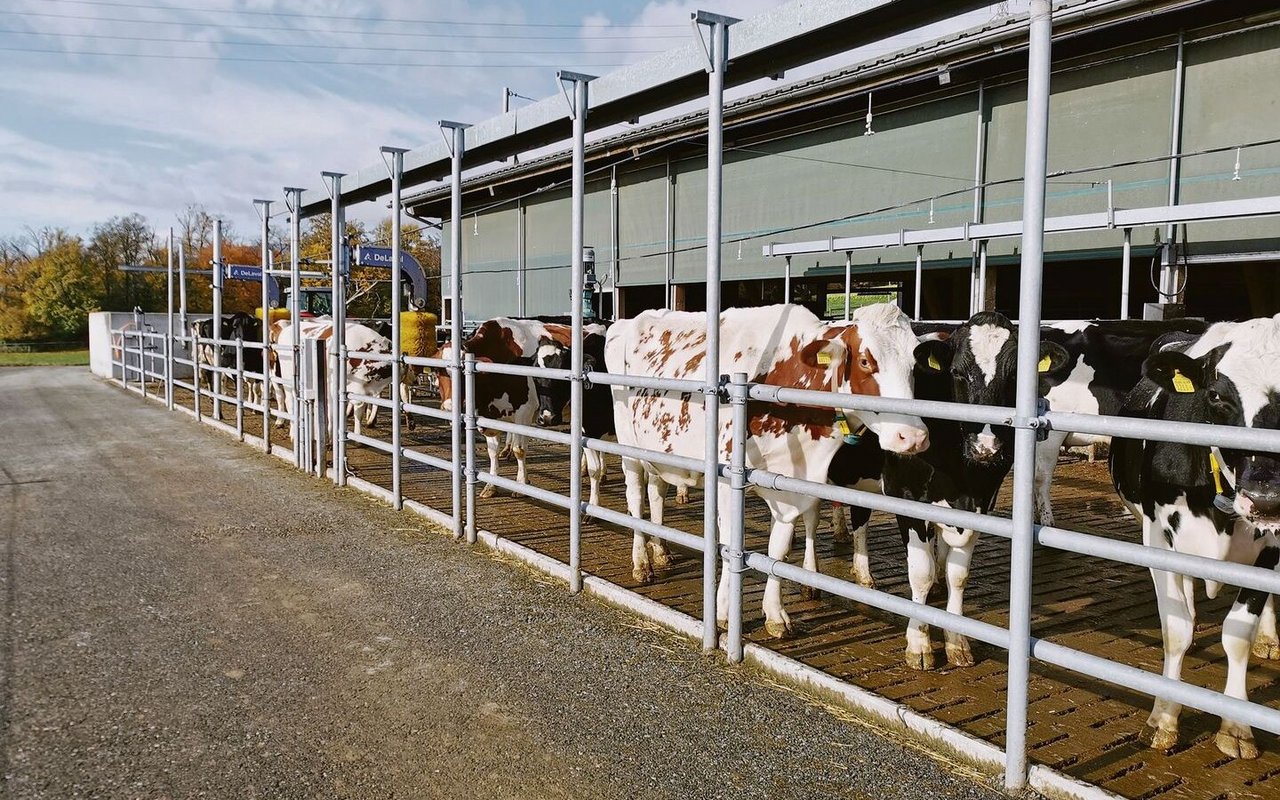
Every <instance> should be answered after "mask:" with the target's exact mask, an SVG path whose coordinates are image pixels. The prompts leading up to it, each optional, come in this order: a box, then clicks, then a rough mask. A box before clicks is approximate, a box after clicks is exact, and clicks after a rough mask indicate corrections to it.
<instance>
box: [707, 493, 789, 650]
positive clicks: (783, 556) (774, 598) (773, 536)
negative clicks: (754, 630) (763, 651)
mask: <svg viewBox="0 0 1280 800" xmlns="http://www.w3.org/2000/svg"><path fill="white" fill-rule="evenodd" d="M771 510H772V509H771ZM795 532H796V524H795V518H794V517H792V519H791V520H789V521H787V520H784V519H783V518H782V517H780V516H779V514H778V512H776V511H775V512H774V514H773V528H772V529H771V530H770V531H769V557H770V558H772V559H775V560H777V561H786V560H787V556H788V555H790V553H791V542H792V539H794V538H795ZM721 535H724V534H723V533H722V534H721ZM764 629H765V632H766V633H768V634H769V635H770V636H772V637H773V638H775V639H781V638H783V637H785V636H787V634H789V633H791V618H790V617H788V616H787V612H786V611H784V610H783V608H782V582H781V581H779V580H778V579H777V578H775V577H774V576H772V575H770V576H769V579H768V580H767V581H765V584H764Z"/></svg>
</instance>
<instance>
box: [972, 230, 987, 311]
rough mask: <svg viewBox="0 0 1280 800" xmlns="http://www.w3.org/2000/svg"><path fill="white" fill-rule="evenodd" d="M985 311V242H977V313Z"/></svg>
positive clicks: (984, 240)
mask: <svg viewBox="0 0 1280 800" xmlns="http://www.w3.org/2000/svg"><path fill="white" fill-rule="evenodd" d="M986 310H987V240H986V239H983V240H982V241H980V242H978V307H977V308H976V309H974V311H975V313H976V312H978V311H986Z"/></svg>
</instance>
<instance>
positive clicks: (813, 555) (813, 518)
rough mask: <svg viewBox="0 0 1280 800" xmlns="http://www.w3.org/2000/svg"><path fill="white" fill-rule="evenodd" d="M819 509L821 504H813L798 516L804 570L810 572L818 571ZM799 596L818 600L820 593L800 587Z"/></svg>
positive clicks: (817, 590)
mask: <svg viewBox="0 0 1280 800" xmlns="http://www.w3.org/2000/svg"><path fill="white" fill-rule="evenodd" d="M821 507H822V504H821V503H814V504H813V507H812V508H810V509H809V510H807V511H805V512H804V513H802V514H801V515H800V516H801V519H803V520H804V568H805V569H807V570H809V571H810V572H818V571H819V569H818V550H817V534H818V512H819V509H821ZM800 596H801V597H803V598H804V599H806V600H818V599H819V598H821V597H822V591H821V590H820V589H815V588H813V587H812V586H801V587H800Z"/></svg>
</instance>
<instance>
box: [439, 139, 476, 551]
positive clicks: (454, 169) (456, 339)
mask: <svg viewBox="0 0 1280 800" xmlns="http://www.w3.org/2000/svg"><path fill="white" fill-rule="evenodd" d="M466 127H467V126H466V125H463V124H462V123H460V122H448V121H446V120H442V121H441V122H440V128H441V131H442V132H443V131H446V130H447V131H449V132H450V133H451V134H452V135H451V136H449V137H446V141H448V143H449V145H450V147H449V154H450V161H451V178H450V184H449V218H450V221H451V222H452V224H451V225H450V227H449V282H450V284H451V285H452V286H451V288H452V294H453V308H452V311H451V313H450V314H449V341H450V343H451V345H452V346H451V348H450V352H451V353H452V354H453V363H452V364H451V365H450V366H449V378H450V380H452V381H453V387H454V389H453V391H454V399H453V439H452V446H453V486H452V489H453V535H454V537H455V538H458V539H461V538H462V535H463V530H462V472H461V470H460V467H461V466H462V461H463V459H462V456H463V454H462V404H461V403H459V402H458V397H457V392H458V387H459V386H461V385H462V314H463V311H462V157H463V155H464V154H465V150H466V136H465V131H466ZM467 458H474V452H473V450H472V448H468V449H467ZM467 518H468V519H471V515H470V514H468V515H467ZM471 533H473V534H474V529H472V531H471ZM468 541H471V542H474V541H475V539H474V537H473V536H469V537H468Z"/></svg>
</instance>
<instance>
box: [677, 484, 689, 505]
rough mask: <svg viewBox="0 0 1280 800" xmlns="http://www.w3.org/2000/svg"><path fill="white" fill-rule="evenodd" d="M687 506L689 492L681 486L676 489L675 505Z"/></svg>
mask: <svg viewBox="0 0 1280 800" xmlns="http://www.w3.org/2000/svg"><path fill="white" fill-rule="evenodd" d="M688 504H689V490H688V489H686V488H684V487H683V486H682V487H680V488H679V489H676V505H678V506H684V505H688Z"/></svg>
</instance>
